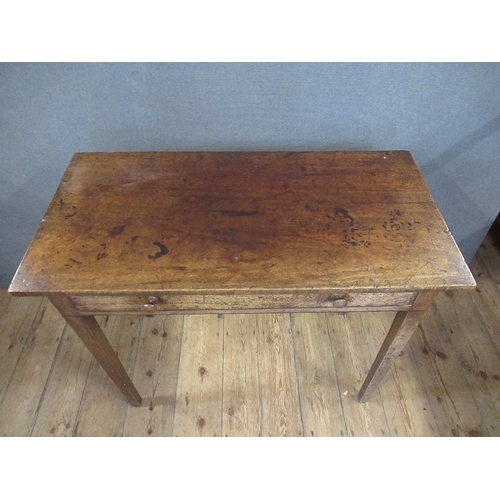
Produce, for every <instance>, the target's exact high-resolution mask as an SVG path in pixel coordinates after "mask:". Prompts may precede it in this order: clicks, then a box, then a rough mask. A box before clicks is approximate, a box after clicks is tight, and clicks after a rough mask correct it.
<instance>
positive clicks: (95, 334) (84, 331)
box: [49, 294, 142, 406]
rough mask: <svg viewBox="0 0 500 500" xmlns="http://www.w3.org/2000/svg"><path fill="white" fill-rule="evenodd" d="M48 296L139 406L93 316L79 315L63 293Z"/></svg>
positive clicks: (119, 385)
mask: <svg viewBox="0 0 500 500" xmlns="http://www.w3.org/2000/svg"><path fill="white" fill-rule="evenodd" d="M49 298H50V301H51V302H52V304H54V306H55V307H56V308H57V309H58V310H59V312H60V313H61V314H62V315H63V316H64V319H65V320H66V321H67V322H68V325H69V326H70V327H71V328H73V330H74V331H75V333H76V334H77V335H78V336H79V337H80V339H81V340H82V342H83V343H84V344H85V345H86V346H87V348H88V350H89V351H90V352H91V353H92V355H93V356H94V358H96V360H97V361H98V362H99V364H100V365H101V366H102V368H103V369H104V371H105V372H106V373H107V374H108V375H109V376H110V377H111V379H112V380H113V382H114V383H115V384H116V386H117V387H118V389H120V391H121V392H122V394H123V395H124V396H125V397H126V398H127V400H128V401H129V403H130V404H131V405H132V406H141V401H142V400H141V396H140V395H139V393H138V392H137V389H136V388H135V386H134V384H133V383H132V380H130V377H129V376H128V374H127V372H126V371H125V368H124V367H123V365H122V363H121V361H120V360H119V359H118V356H117V355H116V353H115V351H113V348H112V347H111V344H110V343H109V341H108V339H107V338H106V336H105V335H104V333H103V331H102V329H101V327H100V326H99V324H98V323H97V321H96V319H95V318H94V316H81V315H80V314H79V313H78V311H76V309H75V308H74V307H73V305H72V304H71V301H70V300H69V299H68V298H67V297H66V296H65V295H59V294H54V295H51V296H49Z"/></svg>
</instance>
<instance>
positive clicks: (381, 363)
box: [358, 291, 438, 403]
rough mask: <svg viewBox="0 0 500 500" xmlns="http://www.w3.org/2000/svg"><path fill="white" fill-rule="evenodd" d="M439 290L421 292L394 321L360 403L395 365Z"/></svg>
mask: <svg viewBox="0 0 500 500" xmlns="http://www.w3.org/2000/svg"><path fill="white" fill-rule="evenodd" d="M437 293H438V292H434V291H432V292H421V293H419V294H418V296H417V298H416V300H415V303H414V304H413V307H412V309H411V310H410V311H399V312H398V313H396V317H395V318H394V321H393V322H392V325H391V327H390V329H389V332H388V333H387V336H386V337H385V339H384V342H383V343H382V346H381V347H380V350H379V352H378V354H377V357H376V358H375V361H374V362H373V365H372V367H371V369H370V372H369V373H368V375H367V377H366V379H365V381H364V383H363V386H362V387H361V390H360V391H359V394H358V400H359V402H360V403H366V402H367V401H368V400H369V399H370V397H371V395H372V394H373V392H374V391H375V390H376V389H377V387H378V386H379V384H380V381H381V380H382V378H383V377H384V375H385V374H386V373H387V372H388V371H389V368H390V367H391V366H392V365H393V363H394V360H395V359H396V358H397V357H398V356H399V354H400V353H401V351H402V350H403V348H404V347H405V345H406V343H407V342H408V340H410V337H411V336H412V334H413V332H414V331H415V329H416V328H417V326H418V325H419V323H420V321H421V320H422V318H423V317H424V316H425V313H426V312H427V309H428V308H429V307H430V306H431V305H432V303H433V302H434V299H435V298H436V295H437Z"/></svg>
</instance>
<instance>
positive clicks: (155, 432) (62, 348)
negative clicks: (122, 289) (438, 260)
mask: <svg viewBox="0 0 500 500" xmlns="http://www.w3.org/2000/svg"><path fill="white" fill-rule="evenodd" d="M470 267H471V270H472V272H473V274H474V276H475V278H476V281H477V283H478V287H477V290H476V291H471V292H453V293H441V294H440V295H439V296H438V298H437V299H436V302H435V304H434V305H433V306H432V307H431V309H430V310H429V312H428V313H427V315H426V316H425V318H424V320H423V321H422V323H421V325H419V327H418V328H417V331H416V332H415V334H414V335H413V337H412V338H411V340H410V342H409V344H408V346H407V347H406V348H405V350H404V352H403V354H402V355H401V356H400V357H399V358H398V360H397V361H396V363H395V365H394V366H393V367H392V368H391V370H390V371H389V372H388V373H387V375H386V377H385V378H384V380H383V381H382V384H381V385H380V387H379V389H378V390H377V391H376V392H375V393H374V394H373V397H372V398H371V400H370V401H369V402H368V403H367V404H360V403H358V402H357V400H356V394H357V391H358V390H359V388H360V387H361V384H362V382H363V379H364V377H365V375H366V373H367V372H368V369H369V367H370V364H371V362H372V360H373V358H374V357H375V355H376V352H377V350H378V346H379V345H380V343H381V341H382V339H383V336H384V335H385V333H386V332H387V329H388V327H389V325H390V323H391V321H392V318H393V317H394V313H348V314H326V313H318V314H262V315H253V314H234V315H227V314H226V315H186V316H177V315H172V316H155V317H143V318H140V317H118V316H116V317H115V316H109V317H108V316H103V317H99V318H98V321H99V322H100V324H101V326H102V327H103V329H104V331H105V333H106V335H107V336H108V338H109V339H110V342H111V344H112V346H113V347H114V349H115V350H116V352H117V353H118V356H119V357H120V359H121V360H122V362H123V364H124V366H125V368H126V369H127V371H128V373H129V374H130V375H131V378H132V380H133V381H134V383H135V384H136V386H137V388H138V390H139V392H140V393H141V394H142V396H143V400H144V401H143V405H142V407H141V408H134V407H132V406H130V405H128V404H127V402H126V401H125V399H124V398H123V396H122V395H121V393H119V392H118V391H117V390H116V388H115V386H114V384H113V383H112V382H111V380H110V379H109V378H108V377H107V376H106V374H105V373H104V371H103V370H102V369H101V368H100V367H99V365H98V364H97V363H96V361H95V360H93V359H92V356H91V355H90V354H89V352H88V351H87V350H86V349H85V347H84V346H83V344H82V343H81V342H80V340H79V339H78V338H77V337H76V336H75V334H74V333H73V331H72V330H71V328H70V327H69V326H68V325H67V324H66V323H65V322H64V320H63V319H62V318H61V317H60V316H59V314H58V313H57V311H55V309H54V308H53V307H52V305H51V304H50V303H49V302H48V301H47V299H45V298H17V297H10V296H8V294H7V292H6V290H5V289H2V290H0V436H138V437H143V436H144V437H147V436H153V437H155V436H156V437H160V436H235V437H236V436H308V437H313V436H327V437H342V436H443V437H447V436H450V437H451V436H458V437H461V436H469V437H475V436H495V437H497V436H500V274H499V270H500V250H499V248H498V246H497V245H496V243H495V241H494V240H493V239H492V237H491V236H490V235H488V236H487V237H486V238H485V240H484V242H483V244H482V245H481V247H480V248H479V250H478V252H477V254H476V256H475V257H474V259H473V260H472V262H471V264H470Z"/></svg>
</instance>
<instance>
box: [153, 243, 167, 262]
mask: <svg viewBox="0 0 500 500" xmlns="http://www.w3.org/2000/svg"><path fill="white" fill-rule="evenodd" d="M153 245H156V246H157V247H158V248H159V249H160V251H159V252H156V253H155V254H154V255H148V259H151V260H156V259H159V258H160V257H162V256H163V255H167V254H168V248H167V247H166V246H165V245H164V244H163V243H160V242H159V241H153Z"/></svg>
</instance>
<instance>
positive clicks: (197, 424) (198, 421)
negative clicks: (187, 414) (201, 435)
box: [196, 417, 205, 429]
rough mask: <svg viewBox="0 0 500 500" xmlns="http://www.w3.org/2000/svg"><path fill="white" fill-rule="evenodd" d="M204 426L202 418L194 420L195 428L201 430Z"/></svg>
mask: <svg viewBox="0 0 500 500" xmlns="http://www.w3.org/2000/svg"><path fill="white" fill-rule="evenodd" d="M204 425H205V420H204V419H203V417H198V419H197V420H196V426H197V427H198V428H199V429H201V428H202V427H203V426H204Z"/></svg>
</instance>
